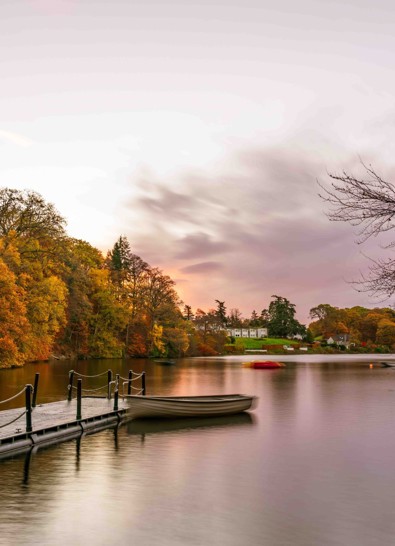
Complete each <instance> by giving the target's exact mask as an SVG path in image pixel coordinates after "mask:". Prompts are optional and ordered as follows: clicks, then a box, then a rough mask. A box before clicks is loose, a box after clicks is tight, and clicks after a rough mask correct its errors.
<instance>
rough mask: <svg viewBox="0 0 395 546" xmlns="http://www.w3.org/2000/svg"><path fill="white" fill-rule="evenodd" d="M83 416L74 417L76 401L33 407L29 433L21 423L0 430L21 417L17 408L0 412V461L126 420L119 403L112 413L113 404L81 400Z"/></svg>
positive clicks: (96, 400) (112, 401)
mask: <svg viewBox="0 0 395 546" xmlns="http://www.w3.org/2000/svg"><path fill="white" fill-rule="evenodd" d="M82 404H83V414H82V416H81V418H80V419H77V418H76V415H77V400H76V399H74V400H71V401H70V402H69V401H68V400H62V401H59V402H51V403H49V404H42V405H39V406H36V407H35V408H34V410H33V411H32V430H31V431H26V426H25V422H24V420H22V419H21V420H16V421H15V422H13V423H11V424H8V425H5V426H3V425H4V424H5V423H9V422H10V421H13V420H14V419H15V418H16V417H18V416H19V415H20V414H21V408H18V409H11V410H5V411H2V412H0V427H2V428H0V458H2V456H4V455H7V456H9V455H14V454H17V453H23V452H25V451H27V450H29V449H30V448H32V447H34V446H40V447H41V446H44V445H50V444H53V443H58V442H62V441H64V440H69V439H71V438H77V437H78V436H81V435H82V434H84V433H86V434H89V433H93V432H98V431H99V430H103V429H104V428H108V427H111V426H116V425H117V424H118V423H120V422H121V421H123V420H125V419H126V417H127V415H126V414H127V404H126V403H123V402H122V401H120V403H119V407H118V410H116V411H114V409H113V408H114V400H108V399H107V398H83V399H82Z"/></svg>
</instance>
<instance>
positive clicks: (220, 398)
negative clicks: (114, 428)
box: [124, 394, 256, 419]
mask: <svg viewBox="0 0 395 546" xmlns="http://www.w3.org/2000/svg"><path fill="white" fill-rule="evenodd" d="M124 400H125V401H126V402H127V403H128V406H129V409H128V416H129V417H132V418H134V419H137V418H138V419H141V418H155V419H174V418H177V417H214V416H215V417H216V416H219V415H234V414H236V413H241V412H242V411H246V410H249V409H252V408H253V406H254V405H255V403H256V397H255V396H246V395H244V394H224V395H221V394H219V395H212V396H141V395H128V396H125V397H124Z"/></svg>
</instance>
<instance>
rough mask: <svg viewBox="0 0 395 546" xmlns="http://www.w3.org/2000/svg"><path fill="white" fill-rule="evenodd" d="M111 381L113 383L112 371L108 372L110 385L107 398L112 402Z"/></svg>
mask: <svg viewBox="0 0 395 546" xmlns="http://www.w3.org/2000/svg"><path fill="white" fill-rule="evenodd" d="M111 381H112V371H111V370H108V372H107V383H108V387H107V388H108V391H107V398H108V399H109V400H111Z"/></svg>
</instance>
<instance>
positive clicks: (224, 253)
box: [124, 148, 376, 321]
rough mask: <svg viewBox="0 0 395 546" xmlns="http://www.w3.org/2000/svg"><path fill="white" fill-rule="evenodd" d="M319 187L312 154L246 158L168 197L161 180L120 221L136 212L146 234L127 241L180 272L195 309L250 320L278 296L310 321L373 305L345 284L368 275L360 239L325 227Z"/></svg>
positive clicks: (256, 152) (256, 153) (184, 180)
mask: <svg viewBox="0 0 395 546" xmlns="http://www.w3.org/2000/svg"><path fill="white" fill-rule="evenodd" d="M356 160H358V159H357V158H356ZM354 164H355V161H354ZM229 165H231V167H229ZM351 165H352V162H351V160H350V162H349V166H350V167H351ZM317 178H321V179H327V178H328V177H327V172H326V168H325V167H324V166H323V165H322V164H321V163H320V161H318V160H315V159H314V158H312V157H311V156H310V155H308V154H301V153H295V152H294V151H293V150H292V149H291V148H281V149H280V148H263V149H259V148H254V149H252V148H251V149H245V150H242V151H240V152H238V153H237V154H235V155H234V156H232V157H231V158H229V157H228V158H227V160H226V162H225V161H224V163H223V165H222V166H221V167H220V168H219V167H217V168H216V170H215V173H214V172H211V173H208V174H206V175H205V176H204V175H202V173H197V172H194V171H193V170H192V171H191V172H184V173H183V174H182V175H180V177H179V179H177V180H176V181H174V180H173V181H172V184H173V187H172V189H169V187H168V184H169V181H168V180H165V179H163V180H155V181H151V182H150V183H149V184H144V185H143V186H140V192H141V193H140V195H138V196H137V197H135V198H134V199H132V200H130V201H129V203H128V206H127V207H126V208H125V211H124V214H125V218H127V215H128V212H129V210H131V208H135V207H137V208H138V209H139V212H140V214H141V217H142V218H144V221H143V225H144V230H140V231H139V232H136V231H135V230H131V231H130V233H127V235H128V236H129V237H130V240H131V241H132V244H133V245H134V247H135V250H136V251H137V252H138V253H140V254H141V255H142V257H143V258H144V259H146V260H148V261H149V262H151V263H154V264H155V265H160V267H162V268H163V269H165V270H169V269H170V270H171V271H175V272H176V274H175V276H176V278H179V282H180V285H179V288H180V290H181V292H182V294H181V296H182V297H183V299H184V301H185V302H186V303H189V304H192V305H193V306H197V307H203V308H204V307H206V308H208V307H212V306H213V305H214V300H215V299H220V300H221V301H223V300H224V301H225V302H226V304H227V306H228V308H231V307H238V308H240V309H241V310H242V311H243V313H244V315H245V316H249V314H250V313H251V311H252V310H253V309H256V310H258V311H261V310H262V309H263V308H265V307H267V306H268V304H269V302H270V298H271V295H273V294H279V295H282V296H284V297H287V298H288V299H290V300H291V301H292V302H293V303H295V304H296V305H297V309H298V312H299V316H300V317H301V319H302V320H304V321H307V320H308V311H309V309H310V308H311V307H314V306H316V305H318V304H319V303H325V302H328V303H331V304H332V305H337V306H341V307H344V306H352V305H357V304H361V305H370V304H371V303H372V302H369V301H368V298H367V297H363V296H362V295H360V294H357V293H356V292H355V291H354V290H353V289H352V287H351V286H350V284H348V283H347V282H346V279H347V280H352V279H355V278H356V277H358V272H359V269H361V268H363V267H366V265H367V264H366V261H365V260H364V259H363V257H362V256H361V253H360V252H359V248H358V247H357V246H356V245H355V233H354V232H353V230H352V229H351V228H350V226H347V225H342V224H337V223H335V224H334V223H330V222H329V220H328V219H327V218H326V216H325V204H324V203H323V201H322V200H321V199H320V198H319V197H318V189H319V188H318V185H317V182H316V180H317ZM175 188H176V189H175ZM159 234H160V235H159ZM370 251H371V252H375V251H376V248H375V247H374V245H372V244H371V243H369V244H368V245H367V246H366V250H365V252H367V253H369V252H370Z"/></svg>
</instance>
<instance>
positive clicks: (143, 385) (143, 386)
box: [141, 372, 145, 396]
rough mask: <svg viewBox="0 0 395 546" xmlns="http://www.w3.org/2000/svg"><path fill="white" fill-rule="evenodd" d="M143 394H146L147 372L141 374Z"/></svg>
mask: <svg viewBox="0 0 395 546" xmlns="http://www.w3.org/2000/svg"><path fill="white" fill-rule="evenodd" d="M141 394H142V395H143V396H145V372H142V374H141Z"/></svg>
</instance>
